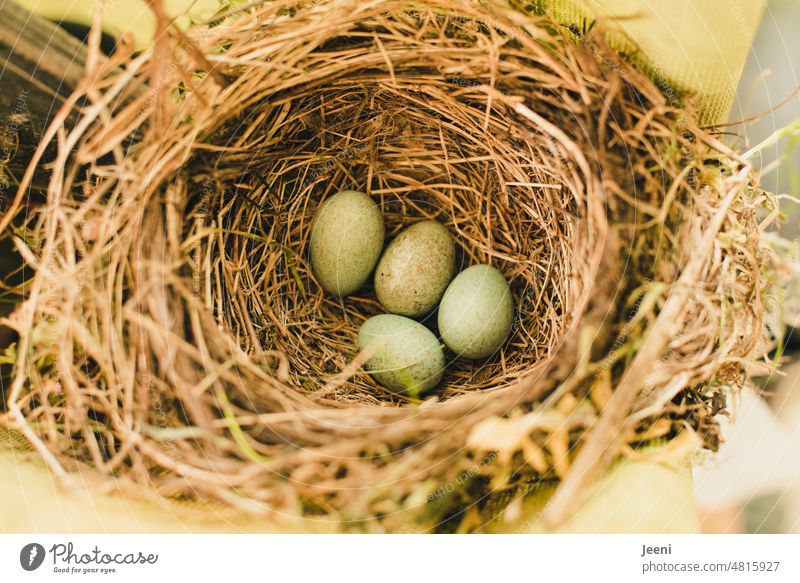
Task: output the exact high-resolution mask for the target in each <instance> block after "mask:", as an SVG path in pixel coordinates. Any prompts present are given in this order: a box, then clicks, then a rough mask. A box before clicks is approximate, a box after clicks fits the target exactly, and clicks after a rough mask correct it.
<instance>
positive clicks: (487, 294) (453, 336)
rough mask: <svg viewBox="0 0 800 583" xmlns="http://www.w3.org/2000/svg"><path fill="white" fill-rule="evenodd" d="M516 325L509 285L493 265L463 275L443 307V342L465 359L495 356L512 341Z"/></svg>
mask: <svg viewBox="0 0 800 583" xmlns="http://www.w3.org/2000/svg"><path fill="white" fill-rule="evenodd" d="M513 323H514V300H513V298H512V297H511V291H510V290H509V288H508V283H507V282H506V279H505V278H504V277H503V274H502V273H500V272H499V271H497V270H496V269H495V268H494V267H490V266H489V265H473V266H472V267H469V268H467V269H465V270H464V271H462V272H461V273H459V274H458V275H457V276H456V278H455V279H454V280H453V281H452V283H450V285H449V286H448V287H447V290H446V291H445V292H444V297H443V298H442V303H441V304H439V333H440V334H441V336H442V340H443V341H444V343H445V344H446V345H447V347H448V348H449V349H450V350H452V351H453V352H455V353H456V354H458V355H459V356H463V357H465V358H485V357H487V356H490V355H492V354H493V353H494V352H495V351H496V350H497V349H498V348H500V347H501V346H502V345H503V343H504V342H505V341H506V338H508V335H509V333H510V332H511V326H512V325H513Z"/></svg>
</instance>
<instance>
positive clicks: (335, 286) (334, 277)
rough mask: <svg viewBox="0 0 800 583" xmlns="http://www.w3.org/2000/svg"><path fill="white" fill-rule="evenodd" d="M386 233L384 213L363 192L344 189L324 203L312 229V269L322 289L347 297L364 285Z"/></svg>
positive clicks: (375, 261)
mask: <svg viewBox="0 0 800 583" xmlns="http://www.w3.org/2000/svg"><path fill="white" fill-rule="evenodd" d="M384 236H385V227H384V224H383V216H382V215H381V212H380V210H379V209H378V206H377V205H376V204H375V203H374V202H373V201H372V199H371V198H370V197H369V196H367V195H366V194H364V193H363V192H358V191H355V190H342V191H341V192H339V193H337V194H335V195H333V196H332V197H330V198H329V199H327V200H326V201H325V202H324V203H322V205H321V206H320V208H319V209H318V210H317V213H316V215H315V217H314V223H313V226H312V228H311V268H312V269H313V271H314V275H315V276H316V278H317V281H319V283H320V285H321V286H322V287H323V289H325V291H327V292H329V293H332V294H335V295H337V296H339V297H344V296H347V295H349V294H352V293H353V292H355V291H357V290H358V289H359V288H360V287H361V286H362V285H364V283H365V282H366V281H367V280H368V279H369V276H370V274H371V273H372V270H373V269H374V268H375V264H376V263H377V262H378V258H379V257H380V255H381V251H382V250H383V238H384Z"/></svg>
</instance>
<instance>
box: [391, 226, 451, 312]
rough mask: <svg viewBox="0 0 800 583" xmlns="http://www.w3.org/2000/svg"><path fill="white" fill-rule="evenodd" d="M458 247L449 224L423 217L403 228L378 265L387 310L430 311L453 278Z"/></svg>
mask: <svg viewBox="0 0 800 583" xmlns="http://www.w3.org/2000/svg"><path fill="white" fill-rule="evenodd" d="M455 263H456V250H455V246H454V245H453V239H452V237H451V236H450V233H449V232H448V230H447V228H446V227H445V226H444V225H442V224H440V223H437V222H436V221H422V222H419V223H415V224H413V225H411V226H410V227H407V228H406V229H404V230H402V231H401V232H400V234H399V235H397V237H396V238H395V239H394V241H392V242H391V243H390V244H389V246H388V247H387V248H386V251H385V252H384V253H383V256H382V257H381V259H380V261H379V262H378V266H377V268H376V269H375V293H376V295H377V296H378V301H379V302H380V303H381V304H382V305H383V307H384V308H386V311H387V312H391V313H392V314H400V315H402V316H409V317H411V318H419V317H421V316H424V315H426V314H429V313H430V312H431V311H433V309H434V308H435V307H436V304H438V303H439V300H441V299H442V295H444V290H445V289H447V284H448V283H450V280H451V279H453V272H454V270H455Z"/></svg>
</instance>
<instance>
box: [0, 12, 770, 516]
mask: <svg viewBox="0 0 800 583" xmlns="http://www.w3.org/2000/svg"><path fill="white" fill-rule="evenodd" d="M153 5H154V7H155V9H156V11H157V13H158V14H159V16H160V17H161V18H159V22H160V25H159V31H158V33H159V40H158V42H157V43H156V44H155V46H154V47H153V49H151V50H149V51H146V52H144V53H142V54H133V53H130V52H128V53H126V52H124V50H122V51H120V52H118V53H117V54H116V55H115V56H113V57H112V58H110V59H109V60H103V59H100V58H99V57H97V51H96V47H94V48H93V49H92V51H93V52H92V55H93V57H92V58H90V61H89V66H88V68H87V74H86V77H85V82H84V83H83V85H82V86H81V88H80V89H79V91H78V93H77V94H76V96H74V97H73V99H72V100H71V101H70V104H74V103H78V101H79V99H82V98H86V99H87V100H88V102H87V103H86V104H85V105H83V106H82V117H81V120H80V121H79V123H78V125H77V126H75V128H74V129H72V130H70V131H67V130H65V129H64V128H61V127H58V126H54V127H53V128H51V131H50V133H49V135H48V139H54V140H56V141H57V142H58V145H59V152H60V154H59V157H58V159H57V160H56V162H55V164H54V165H53V169H52V174H51V181H50V187H49V191H48V200H47V205H46V207H44V208H43V209H42V210H41V211H40V212H35V213H33V214H31V215H29V216H27V218H26V219H25V220H24V221H23V222H22V224H21V226H17V227H15V228H14V233H15V234H14V235H13V236H14V241H15V243H16V245H17V247H18V248H19V249H20V252H21V253H22V255H23V257H24V259H25V261H26V263H27V264H28V265H29V266H30V267H31V268H32V269H33V270H35V275H34V276H33V277H32V279H31V280H30V281H29V283H28V286H27V289H26V293H25V298H24V301H23V302H22V303H21V305H20V307H19V309H18V310H17V311H16V312H15V313H14V314H12V316H11V317H9V318H8V319H7V321H6V324H7V325H9V326H11V327H13V328H14V329H15V330H16V331H17V333H18V334H19V341H18V344H17V345H16V347H15V350H16V352H15V353H14V354H15V369H14V378H13V384H12V386H11V390H10V391H9V393H8V394H7V399H6V406H7V413H6V415H5V418H6V420H7V421H8V423H9V424H10V425H11V426H12V427H14V428H16V429H18V430H20V431H22V432H23V433H24V434H25V435H26V436H27V437H28V439H29V440H30V441H31V442H32V443H33V444H34V446H36V447H37V449H38V450H39V451H40V452H41V453H42V454H43V455H44V456H45V458H46V459H47V460H48V461H49V463H50V465H51V466H52V467H53V468H54V469H55V470H56V472H57V473H58V475H59V476H61V477H62V478H63V479H65V480H68V479H69V476H70V472H73V471H78V470H80V471H82V472H87V471H88V468H92V470H93V472H90V473H93V474H99V475H104V476H108V477H110V478H112V480H109V481H108V482H105V483H106V484H109V485H110V484H112V483H113V484H114V486H115V487H119V486H120V485H122V486H124V487H126V488H133V489H139V490H142V491H144V490H150V489H153V490H155V491H156V492H158V493H159V494H161V495H163V496H167V497H173V498H184V499H185V498H191V499H196V498H200V499H203V500H211V501H217V502H223V503H224V504H226V505H231V506H234V507H236V508H239V509H242V510H244V511H246V512H256V513H265V514H269V515H270V516H271V517H272V519H274V520H281V519H282V518H286V517H297V516H301V517H304V518H312V519H316V520H324V521H329V520H333V521H335V523H336V524H337V525H340V527H341V528H351V527H352V528H359V529H367V530H399V529H402V528H411V529H437V530H448V529H450V530H452V529H456V528H460V529H461V530H473V529H477V528H480V526H481V525H482V524H483V523H484V521H485V520H486V516H485V513H484V512H483V510H482V509H483V508H484V507H485V506H486V504H485V501H486V499H487V496H489V495H491V494H492V493H493V492H498V491H505V492H507V491H515V490H520V489H524V487H523V485H525V484H529V483H531V482H533V483H539V482H542V481H547V480H560V481H561V485H560V488H561V494H562V495H561V496H556V497H555V498H554V500H555V502H554V503H553V505H552V506H551V509H550V511H549V515H548V517H549V518H550V519H551V521H552V522H557V521H558V520H560V519H562V518H563V517H564V516H565V515H566V514H567V513H568V512H569V510H570V509H571V508H572V506H573V505H574V501H575V499H576V492H577V491H579V490H580V488H581V487H582V486H583V485H585V484H586V483H587V481H588V480H589V479H590V477H591V476H592V472H593V470H594V469H595V468H596V467H597V466H602V464H603V463H604V462H606V461H608V460H609V459H610V458H611V457H613V456H614V455H616V454H618V453H620V452H622V451H624V450H625V449H626V448H629V447H630V446H631V445H635V444H637V443H641V442H643V441H647V440H649V439H653V438H657V437H668V438H669V437H671V436H674V435H675V434H676V433H677V432H679V431H689V432H691V431H694V432H696V433H697V434H698V435H699V436H700V438H701V440H702V441H704V442H705V445H706V446H708V447H713V446H714V445H715V441H716V440H717V436H716V433H715V422H714V420H713V414H715V413H717V412H718V411H719V410H720V409H721V408H722V405H721V401H720V395H721V393H720V389H721V387H723V386H738V385H739V384H740V383H741V382H742V380H743V378H744V375H745V374H746V370H747V367H748V366H750V365H751V364H752V363H753V362H754V361H755V360H757V359H758V358H760V357H761V355H762V353H763V351H764V349H765V342H764V339H763V333H762V323H761V317H762V296H763V294H764V292H763V290H764V289H765V282H764V274H762V272H761V266H762V257H761V255H760V254H761V251H759V248H758V237H759V229H760V228H761V225H760V223H759V216H758V212H757V211H758V210H759V208H761V207H765V206H766V207H770V204H771V201H770V200H769V198H768V197H767V196H766V195H764V194H763V193H761V192H760V191H758V190H757V189H755V188H754V187H753V186H752V177H751V174H750V169H749V168H748V167H747V166H746V165H745V164H744V163H743V162H741V161H740V160H737V158H736V156H735V154H734V153H733V152H731V151H730V150H728V149H727V148H725V147H724V146H723V145H722V144H720V143H719V142H718V141H717V140H716V139H715V138H714V137H713V136H711V135H709V134H708V133H706V132H704V131H703V130H701V129H699V128H698V127H696V126H695V125H694V123H693V121H692V117H691V115H690V114H687V113H685V110H683V109H679V108H678V105H685V104H675V103H670V102H669V101H668V99H667V97H665V94H664V92H663V91H662V90H661V89H660V88H659V87H656V86H655V85H654V84H653V83H651V82H650V81H649V80H647V79H646V78H644V77H643V76H642V75H640V74H638V73H637V72H636V71H635V70H633V69H632V68H631V67H629V66H628V65H627V64H625V62H624V61H622V60H619V59H618V56H617V55H616V54H615V53H614V52H613V51H612V50H611V49H610V48H609V47H608V46H607V45H606V43H605V42H604V41H603V37H602V31H601V30H600V27H596V29H594V30H593V31H592V32H590V33H586V34H583V33H580V32H579V31H575V30H570V29H567V28H566V27H563V26H561V25H560V24H558V23H556V22H555V21H553V20H552V19H551V18H550V17H549V16H547V15H546V14H538V15H537V14H524V13H522V12H520V11H517V10H514V9H511V8H507V7H502V6H500V5H499V4H491V3H490V4H487V5H484V4H478V3H474V2H469V1H467V0H454V1H447V2H444V1H441V2H440V1H434V2H426V3H424V4H423V3H415V2H408V1H403V0H397V1H395V0H389V1H380V2H377V1H373V2H356V1H353V0H331V1H322V2H310V3H302V2H301V3H298V2H286V1H278V2H266V3H264V4H263V5H257V6H251V7H248V8H247V9H242V10H241V11H238V12H237V11H232V12H231V13H230V14H225V15H220V17H219V19H218V20H216V21H215V22H213V23H210V25H208V26H205V25H204V26H198V27H195V28H194V29H192V30H190V31H189V32H188V33H187V34H184V33H180V32H178V31H177V30H175V29H172V28H170V27H169V26H168V24H167V20H166V19H164V18H163V16H164V15H163V13H162V11H161V9H160V4H159V3H157V2H155V3H153ZM671 95H672V94H671ZM672 96H673V97H674V95H672ZM70 104H68V105H70ZM35 163H36V161H34V165H35ZM24 186H25V182H24V181H23V187H24ZM344 188H356V189H359V190H363V191H365V192H367V193H369V194H370V195H371V196H372V197H373V199H374V200H375V201H376V202H378V203H379V204H380V205H381V208H382V211H383V213H384V216H385V218H386V222H387V227H388V232H389V235H390V236H391V235H393V234H394V233H396V232H397V231H398V230H399V229H401V228H402V227H403V226H405V225H407V224H409V223H412V222H414V221H417V220H420V219H421V218H433V219H436V220H438V221H440V222H442V223H443V224H445V225H446V226H447V227H448V229H449V230H450V232H451V233H452V234H453V235H454V238H455V240H456V243H457V247H458V250H459V254H460V258H461V259H460V260H461V263H462V266H465V265H468V264H471V263H475V262H486V263H490V264H492V265H493V266H495V267H497V268H498V269H500V270H501V271H502V272H503V273H504V274H505V276H506V277H507V279H508V280H509V281H510V282H511V285H512V292H513V294H514V297H515V301H516V306H517V314H518V316H517V320H516V323H515V327H514V331H513V333H512V336H511V338H510V340H509V341H508V343H507V344H506V346H505V347H504V348H503V349H502V350H501V352H500V353H499V354H498V355H497V356H496V357H494V358H492V359H489V360H487V361H485V362H477V363H476V362H470V361H463V360H453V361H452V362H451V363H450V366H449V368H448V373H447V375H446V377H445V379H444V381H443V383H442V385H441V387H440V388H439V389H438V390H437V391H436V392H435V393H434V394H433V396H431V397H429V398H427V399H426V400H425V401H424V402H419V401H415V400H413V399H410V398H406V397H400V396H397V395H395V394H392V393H390V392H388V391H386V390H384V389H382V388H381V387H380V386H378V385H376V384H375V383H374V382H373V381H372V380H371V379H370V377H369V376H368V375H366V374H364V372H363V371H362V370H361V368H360V366H361V364H362V363H363V355H357V354H356V349H355V348H354V347H355V346H356V342H355V338H356V333H357V330H358V327H359V325H360V324H361V323H362V322H363V321H364V320H365V319H366V318H368V317H370V316H371V315H374V314H375V313H378V312H379V311H380V306H379V305H378V303H377V302H376V300H375V297H374V294H373V293H372V291H371V290H370V289H365V290H362V292H360V293H358V294H356V295H354V296H352V297H348V298H346V299H345V300H343V301H342V300H339V299H337V298H333V297H330V296H327V295H325V294H323V293H322V291H321V289H320V288H319V286H318V285H317V284H316V282H315V281H314V277H313V275H312V273H311V271H310V269H309V262H308V253H307V246H308V238H309V227H310V223H311V218H312V216H313V214H314V212H315V210H316V209H317V207H318V206H319V204H320V203H321V201H323V200H324V199H325V198H326V197H327V196H330V195H331V194H333V193H335V192H336V191H338V190H340V189H344ZM23 196H24V188H22V189H21V190H20V195H19V196H18V199H17V200H16V201H15V203H14V206H13V207H12V209H11V211H10V212H9V213H7V214H6V215H5V216H4V217H3V226H4V227H6V226H8V225H9V223H10V222H11V221H12V219H14V218H16V220H17V222H18V223H17V224H18V225H19V221H20V217H21V216H22V213H21V209H23V208H24V205H23V204H22V200H23V199H22V197H23ZM770 208H771V207H770ZM6 232H7V233H8V231H6ZM712 397H713V398H712ZM464 476H467V477H466V478H464Z"/></svg>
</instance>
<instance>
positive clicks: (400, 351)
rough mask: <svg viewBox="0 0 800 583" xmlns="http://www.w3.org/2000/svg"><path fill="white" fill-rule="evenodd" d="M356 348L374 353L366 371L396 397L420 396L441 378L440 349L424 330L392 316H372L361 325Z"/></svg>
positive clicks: (433, 336)
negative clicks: (401, 394) (407, 394)
mask: <svg viewBox="0 0 800 583" xmlns="http://www.w3.org/2000/svg"><path fill="white" fill-rule="evenodd" d="M358 347H359V348H360V349H361V350H364V349H365V348H367V347H369V348H370V350H372V351H374V352H373V354H372V356H371V357H370V358H369V360H368V361H367V362H366V364H365V368H366V370H367V371H368V372H369V373H370V375H372V377H373V378H374V379H375V380H376V381H378V382H379V383H380V384H382V385H383V386H385V387H387V388H389V389H392V390H393V391H397V392H399V393H411V394H422V393H424V392H426V391H429V390H431V389H433V388H434V387H436V385H438V384H439V381H441V380H442V375H443V374H444V349H443V348H442V345H441V344H440V343H439V339H438V338H436V336H435V335H434V334H433V332H431V331H430V330H428V329H427V328H426V327H425V326H423V325H422V324H420V323H419V322H416V321H414V320H412V319H410V318H406V317H404V316H397V315H395V314H381V315H379V316H373V317H372V318H370V319H369V320H367V321H366V322H364V323H363V324H362V325H361V329H360V330H359V332H358Z"/></svg>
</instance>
